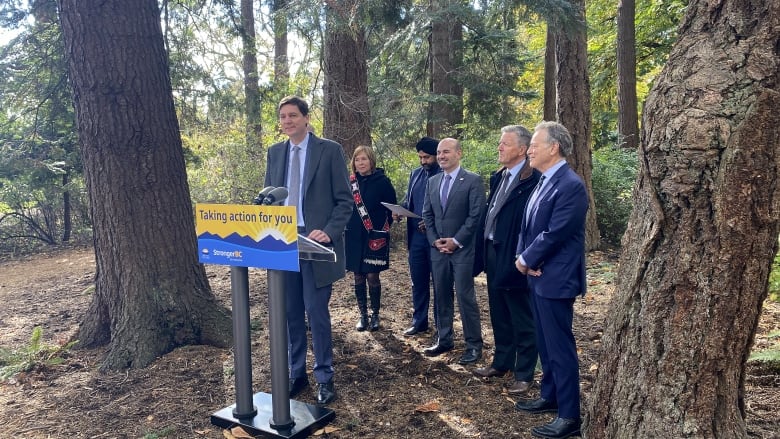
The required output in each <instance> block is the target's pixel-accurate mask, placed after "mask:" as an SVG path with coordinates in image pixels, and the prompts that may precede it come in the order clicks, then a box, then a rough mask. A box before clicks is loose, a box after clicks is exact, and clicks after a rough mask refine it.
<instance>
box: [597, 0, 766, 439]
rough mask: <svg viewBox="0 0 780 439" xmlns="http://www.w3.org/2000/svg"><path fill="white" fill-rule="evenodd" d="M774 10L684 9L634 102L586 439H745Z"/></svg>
mask: <svg viewBox="0 0 780 439" xmlns="http://www.w3.org/2000/svg"><path fill="white" fill-rule="evenodd" d="M779 29H780V2H776V1H775V2H763V1H755V0H692V1H691V2H690V4H689V6H688V11H687V14H686V17H685V20H684V22H683V24H682V25H681V26H680V37H679V40H678V41H677V43H676V44H675V46H674V48H673V49H672V52H671V54H670V56H669V62H668V63H667V65H666V67H665V68H664V70H663V72H662V73H661V75H660V76H659V77H658V78H657V79H656V82H655V85H654V86H653V89H652V91H651V93H650V95H649V97H648V99H647V101H646V104H645V111H644V115H643V122H642V131H641V132H642V138H641V144H640V151H639V152H640V157H641V159H640V163H641V167H640V172H639V175H638V177H637V182H636V186H635V189H634V195H633V198H634V210H633V212H632V215H631V219H630V221H629V225H628V229H627V231H626V234H625V235H624V237H623V250H622V254H621V258H620V269H619V270H618V277H617V283H616V287H615V292H616V296H615V297H614V299H613V305H612V306H611V307H610V310H611V311H610V313H609V315H608V317H607V319H606V321H607V327H606V329H605V333H604V337H603V352H602V355H601V358H600V362H599V369H598V373H597V376H596V381H595V383H594V387H593V391H592V393H591V396H590V400H589V403H588V409H587V418H586V432H587V435H588V436H589V437H599V438H624V437H632V438H650V437H661V436H662V437H678V438H685V437H728V438H746V437H747V436H748V435H747V433H746V430H745V428H746V427H745V407H744V401H743V396H742V395H744V393H745V363H746V360H747V358H748V354H749V352H750V348H751V345H752V343H753V338H754V335H755V331H756V328H757V326H758V321H759V317H760V315H761V308H762V304H763V302H764V299H765V298H766V295H767V284H768V282H767V280H768V277H769V272H770V268H771V265H772V260H773V257H774V256H775V254H776V252H777V250H778V240H777V237H778V234H779V233H780V217H778V215H777V212H778V211H779V210H780V187H779V186H778V181H780V171H778V169H780V143H779V142H778V139H780V112H778V111H777V108H778V107H779V106H780V62H779V61H778V60H779V59H780V58H779V57H778V47H780V30H779Z"/></svg>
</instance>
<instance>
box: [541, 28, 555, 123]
mask: <svg viewBox="0 0 780 439" xmlns="http://www.w3.org/2000/svg"><path fill="white" fill-rule="evenodd" d="M546 41H547V44H545V47H544V120H550V121H556V120H558V114H557V111H556V101H557V100H558V98H557V97H556V94H555V78H556V76H557V72H556V70H557V69H556V66H555V31H554V30H553V26H549V25H548V26H547V40H546Z"/></svg>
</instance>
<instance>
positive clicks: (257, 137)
mask: <svg viewBox="0 0 780 439" xmlns="http://www.w3.org/2000/svg"><path fill="white" fill-rule="evenodd" d="M239 33H240V34H241V43H242V45H243V49H242V68H243V70H244V111H245V113H246V145H247V147H248V148H257V149H260V147H261V140H262V137H261V135H262V131H263V127H262V123H261V121H260V108H261V102H260V86H259V84H258V80H259V79H258V78H259V76H258V73H257V44H256V34H255V9H254V0H241V26H240V27H239Z"/></svg>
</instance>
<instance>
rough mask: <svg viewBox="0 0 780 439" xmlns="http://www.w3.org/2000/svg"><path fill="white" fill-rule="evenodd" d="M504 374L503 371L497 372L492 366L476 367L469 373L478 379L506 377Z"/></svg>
mask: <svg viewBox="0 0 780 439" xmlns="http://www.w3.org/2000/svg"><path fill="white" fill-rule="evenodd" d="M506 372H507V371H505V370H498V369H496V368H494V367H493V366H486V367H478V368H476V369H474V370H472V371H471V373H473V374H474V375H476V376H478V377H480V378H490V377H502V376H504V375H506Z"/></svg>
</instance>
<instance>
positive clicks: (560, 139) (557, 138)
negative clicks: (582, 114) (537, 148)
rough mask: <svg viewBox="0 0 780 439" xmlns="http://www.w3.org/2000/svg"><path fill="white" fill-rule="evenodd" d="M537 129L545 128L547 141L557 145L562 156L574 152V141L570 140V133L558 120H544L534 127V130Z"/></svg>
mask: <svg viewBox="0 0 780 439" xmlns="http://www.w3.org/2000/svg"><path fill="white" fill-rule="evenodd" d="M539 130H547V141H548V142H550V143H557V144H558V145H559V148H558V150H559V151H560V152H561V156H562V157H567V156H569V155H571V153H572V152H574V142H572V140H571V134H569V130H567V129H566V127H565V126H563V125H561V124H559V123H558V122H549V121H544V122H541V123H539V125H537V126H536V128H534V132H537V131H539Z"/></svg>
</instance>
